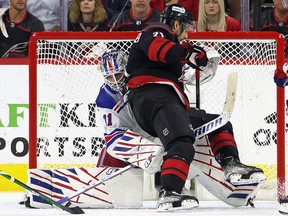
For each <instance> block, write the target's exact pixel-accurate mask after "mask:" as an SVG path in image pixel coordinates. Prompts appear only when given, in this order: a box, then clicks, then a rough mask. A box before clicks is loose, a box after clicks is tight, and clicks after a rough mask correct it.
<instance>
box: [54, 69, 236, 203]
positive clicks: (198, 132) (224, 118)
mask: <svg viewBox="0 0 288 216" xmlns="http://www.w3.org/2000/svg"><path fill="white" fill-rule="evenodd" d="M236 91H237V72H232V73H230V74H228V80H227V89H226V100H225V103H224V107H223V111H222V113H221V114H220V115H219V116H218V117H217V118H216V119H213V120H212V121H210V122H207V123H206V124H204V125H202V126H200V127H198V128H196V129H194V133H195V138H196V139H199V138H201V137H203V136H205V135H207V134H209V133H211V132H213V131H215V130H217V129H218V128H220V127H222V126H223V125H225V124H226V123H227V122H228V121H229V120H230V117H231V115H232V111H233V109H234V103H235V98H236ZM133 167H136V166H135V165H133V164H130V165H127V166H125V167H123V168H119V169H118V168H114V172H113V171H112V172H111V171H110V172H107V175H106V176H105V177H104V178H102V179H100V180H97V181H95V182H92V183H90V184H89V185H88V186H86V187H84V188H83V189H81V190H78V191H76V192H75V193H74V194H71V195H70V196H66V197H63V198H62V199H60V200H58V201H57V203H59V204H63V203H65V202H67V203H66V205H65V206H70V205H71V202H69V200H71V199H73V198H75V197H77V196H79V195H81V194H83V193H85V192H87V191H89V190H91V189H93V188H95V187H97V186H98V185H100V184H102V183H104V182H106V181H108V180H109V179H112V178H114V177H116V176H118V175H120V174H122V173H124V172H126V171H128V170H130V169H131V168H133Z"/></svg>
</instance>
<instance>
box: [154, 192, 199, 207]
mask: <svg viewBox="0 0 288 216" xmlns="http://www.w3.org/2000/svg"><path fill="white" fill-rule="evenodd" d="M198 204H199V202H198V199H197V198H196V197H194V196H190V195H182V194H178V193H176V192H175V191H169V190H161V191H160V195H159V201H158V203H157V211H158V212H166V211H179V210H187V209H192V208H196V207H198Z"/></svg>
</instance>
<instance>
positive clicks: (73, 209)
mask: <svg viewBox="0 0 288 216" xmlns="http://www.w3.org/2000/svg"><path fill="white" fill-rule="evenodd" d="M0 175H1V176H3V177H4V178H6V179H8V180H10V181H12V182H14V183H15V184H17V185H19V186H21V187H23V188H24V189H26V190H28V191H30V192H31V193H32V194H34V195H37V196H39V197H40V198H42V199H43V200H45V201H47V202H49V203H51V204H53V205H54V206H56V207H58V208H61V209H62V210H64V211H67V212H69V213H70V214H84V213H85V212H84V211H83V210H82V209H81V208H80V207H79V206H75V207H67V206H64V205H61V204H60V203H58V202H56V201H55V200H53V199H51V198H49V197H48V196H46V195H44V194H43V193H40V192H38V191H36V190H34V189H33V188H31V187H30V186H28V185H26V184H24V183H23V182H21V181H19V180H18V179H16V178H14V177H12V176H10V175H9V174H7V173H5V172H3V171H2V170H0Z"/></svg>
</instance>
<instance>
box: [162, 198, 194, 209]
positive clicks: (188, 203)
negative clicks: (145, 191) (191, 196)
mask: <svg viewBox="0 0 288 216" xmlns="http://www.w3.org/2000/svg"><path fill="white" fill-rule="evenodd" d="M198 206H199V204H198V202H197V201H195V200H183V201H182V203H181V206H179V207H173V205H172V203H161V204H158V206H157V212H174V211H183V210H189V209H193V208H196V207H198Z"/></svg>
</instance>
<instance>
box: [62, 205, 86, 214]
mask: <svg viewBox="0 0 288 216" xmlns="http://www.w3.org/2000/svg"><path fill="white" fill-rule="evenodd" d="M63 210H64V211H67V212H69V213H70V214H85V212H84V211H83V210H82V209H81V208H80V207H79V206H75V207H65V206H64V207H63Z"/></svg>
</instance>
